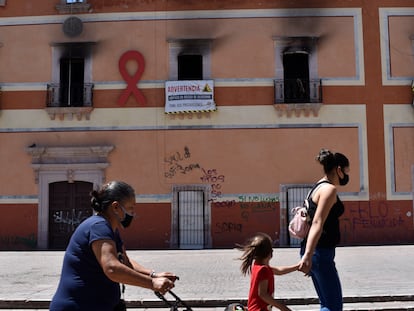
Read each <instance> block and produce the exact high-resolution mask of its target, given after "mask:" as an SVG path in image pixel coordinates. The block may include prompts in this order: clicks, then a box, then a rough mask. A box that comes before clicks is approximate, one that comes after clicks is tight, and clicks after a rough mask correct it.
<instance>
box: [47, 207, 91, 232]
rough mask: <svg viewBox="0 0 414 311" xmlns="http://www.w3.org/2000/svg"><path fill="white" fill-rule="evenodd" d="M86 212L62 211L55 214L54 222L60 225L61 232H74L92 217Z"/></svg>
mask: <svg viewBox="0 0 414 311" xmlns="http://www.w3.org/2000/svg"><path fill="white" fill-rule="evenodd" d="M90 214H91V213H90V212H88V211H85V210H75V209H72V210H70V211H69V210H62V211H55V212H54V213H53V222H54V223H55V224H58V225H59V231H60V232H69V233H70V232H72V231H74V230H75V229H76V227H77V226H79V224H80V223H81V222H82V221H84V220H85V219H86V218H88V217H89V216H90Z"/></svg>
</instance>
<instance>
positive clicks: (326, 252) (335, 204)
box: [299, 149, 349, 311]
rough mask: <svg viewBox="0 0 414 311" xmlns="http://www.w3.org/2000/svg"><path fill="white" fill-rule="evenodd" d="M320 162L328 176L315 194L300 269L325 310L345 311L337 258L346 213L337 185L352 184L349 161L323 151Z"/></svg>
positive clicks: (341, 155) (339, 155)
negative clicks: (342, 222) (309, 227)
mask: <svg viewBox="0 0 414 311" xmlns="http://www.w3.org/2000/svg"><path fill="white" fill-rule="evenodd" d="M317 160H318V161H319V163H320V164H321V165H322V166H323V169H324V173H325V175H324V176H323V177H322V178H321V179H320V180H319V182H322V183H321V184H320V185H319V186H318V188H316V189H315V191H314V192H313V195H312V200H311V201H312V203H311V205H310V207H309V214H310V216H311V218H312V226H311V229H310V230H309V234H308V236H307V237H306V238H305V239H304V240H303V241H302V245H301V256H302V259H301V261H300V265H299V270H300V271H302V272H304V273H305V274H306V275H309V276H311V277H312V281H313V284H314V286H315V289H316V292H317V294H318V296H319V301H320V304H321V310H324V311H342V288H341V282H340V280H339V276H338V272H337V270H336V267H335V261H334V259H335V247H336V245H337V244H338V243H339V241H340V238H341V236H340V230H339V217H340V216H341V215H342V214H343V213H344V205H343V203H342V202H341V200H340V199H339V197H338V196H337V186H338V185H340V186H344V185H346V184H347V183H348V181H349V176H348V173H349V161H348V159H347V158H346V156H344V155H343V154H341V153H332V152H330V151H329V150H326V149H322V150H321V151H320V152H319V155H318V156H317Z"/></svg>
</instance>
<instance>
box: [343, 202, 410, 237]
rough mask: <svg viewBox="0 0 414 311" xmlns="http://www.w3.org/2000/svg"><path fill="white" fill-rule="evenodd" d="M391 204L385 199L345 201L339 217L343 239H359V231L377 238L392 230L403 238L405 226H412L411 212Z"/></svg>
mask: <svg viewBox="0 0 414 311" xmlns="http://www.w3.org/2000/svg"><path fill="white" fill-rule="evenodd" d="M391 205H393V204H390V203H387V202H385V201H379V202H346V214H345V215H344V216H343V217H341V231H342V233H343V234H342V235H343V237H344V240H345V241H346V240H347V241H355V240H360V236H361V234H360V233H361V231H364V232H371V233H372V235H373V236H375V237H377V238H379V239H381V237H382V236H383V235H384V234H387V232H388V233H389V232H391V231H392V232H393V233H394V234H397V235H400V236H401V237H402V238H403V239H404V237H406V236H407V234H406V229H407V226H412V225H411V224H412V221H413V220H412V216H413V215H412V212H411V211H407V210H406V209H400V208H398V207H395V206H391ZM408 221H409V223H407V222H408ZM404 228H405V229H404ZM390 230H391V231H390ZM365 235H366V234H364V236H365Z"/></svg>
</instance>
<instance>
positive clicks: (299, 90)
mask: <svg viewBox="0 0 414 311" xmlns="http://www.w3.org/2000/svg"><path fill="white" fill-rule="evenodd" d="M283 80H284V97H285V103H307V102H309V100H310V96H309V60H308V53H306V52H295V53H285V54H284V55H283Z"/></svg>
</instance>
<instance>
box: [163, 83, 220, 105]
mask: <svg viewBox="0 0 414 311" xmlns="http://www.w3.org/2000/svg"><path fill="white" fill-rule="evenodd" d="M215 110H216V104H215V103H214V81H213V80H191V81H190V80H185V81H167V82H165V113H181V112H206V111H215Z"/></svg>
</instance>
